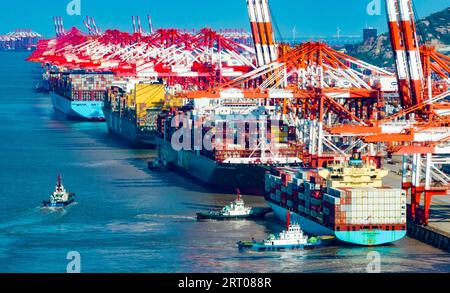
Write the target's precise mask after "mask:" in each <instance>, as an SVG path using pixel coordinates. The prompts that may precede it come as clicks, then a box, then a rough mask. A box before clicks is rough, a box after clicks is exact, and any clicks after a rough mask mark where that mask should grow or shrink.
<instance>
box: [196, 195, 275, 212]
mask: <svg viewBox="0 0 450 293" xmlns="http://www.w3.org/2000/svg"><path fill="white" fill-rule="evenodd" d="M236 193H237V198H236V200H235V201H233V202H231V203H230V204H229V205H227V206H225V207H223V208H222V209H221V210H216V211H209V212H206V213H197V219H198V220H243V219H262V218H264V217H265V215H266V214H268V213H270V212H271V211H272V209H271V208H252V207H246V206H245V205H244V201H243V200H242V197H241V192H240V190H239V189H237V190H236Z"/></svg>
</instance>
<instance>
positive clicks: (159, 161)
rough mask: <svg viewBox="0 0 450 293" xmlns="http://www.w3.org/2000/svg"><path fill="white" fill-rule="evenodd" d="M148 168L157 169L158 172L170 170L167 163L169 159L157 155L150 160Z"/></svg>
mask: <svg viewBox="0 0 450 293" xmlns="http://www.w3.org/2000/svg"><path fill="white" fill-rule="evenodd" d="M148 168H149V169H150V170H152V171H157V172H168V171H170V166H169V164H168V163H167V160H166V159H164V158H162V157H157V158H155V159H154V160H153V161H150V162H148Z"/></svg>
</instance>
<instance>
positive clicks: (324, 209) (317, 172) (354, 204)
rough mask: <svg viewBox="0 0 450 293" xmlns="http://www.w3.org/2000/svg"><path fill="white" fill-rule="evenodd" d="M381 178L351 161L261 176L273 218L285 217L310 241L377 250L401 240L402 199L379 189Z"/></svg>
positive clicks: (397, 193)
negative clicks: (329, 239)
mask: <svg viewBox="0 0 450 293" xmlns="http://www.w3.org/2000/svg"><path fill="white" fill-rule="evenodd" d="M387 174H388V171H387V170H382V169H378V168H376V165H375V163H373V162H369V161H366V162H363V161H362V160H360V159H355V158H352V159H351V160H350V161H349V162H340V163H334V164H329V165H328V167H327V168H324V169H307V168H278V169H274V170H272V172H271V174H267V175H266V180H265V191H266V194H265V198H266V201H267V203H268V205H269V206H270V207H271V208H272V209H273V211H274V214H275V216H276V217H277V218H279V219H280V220H282V221H284V219H286V215H287V213H291V216H292V220H293V221H295V222H297V223H299V224H300V225H301V226H302V228H303V230H304V231H305V232H307V233H309V234H311V235H330V236H335V237H336V238H337V239H338V240H340V241H342V242H344V243H350V244H356V245H364V246H374V245H382V244H387V243H391V242H395V241H398V240H400V239H402V238H403V237H405V236H406V194H405V193H404V191H403V190H401V189H394V188H389V187H383V185H382V178H383V177H385V176H386V175H387Z"/></svg>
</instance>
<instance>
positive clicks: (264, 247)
mask: <svg viewBox="0 0 450 293" xmlns="http://www.w3.org/2000/svg"><path fill="white" fill-rule="evenodd" d="M286 218H287V219H286V223H287V224H286V227H287V228H286V231H282V232H281V233H279V234H278V236H275V235H273V234H271V235H270V236H269V237H268V238H267V239H266V240H264V241H262V242H257V241H255V240H254V239H253V240H252V241H239V242H238V243H237V245H238V248H239V249H240V250H243V249H252V250H256V251H279V250H288V249H290V250H292V249H307V248H318V247H323V246H325V245H326V244H327V243H328V242H329V241H331V240H332V239H333V237H327V236H323V237H308V236H307V235H305V234H304V233H303V231H302V229H301V228H300V225H298V224H291V223H290V213H287V216H286Z"/></svg>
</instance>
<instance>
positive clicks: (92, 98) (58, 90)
mask: <svg viewBox="0 0 450 293" xmlns="http://www.w3.org/2000/svg"><path fill="white" fill-rule="evenodd" d="M113 80H114V76H113V74H112V73H89V72H84V71H71V72H64V73H59V72H57V73H50V74H49V84H50V95H51V98H52V104H53V107H54V109H55V110H56V111H58V112H61V113H63V114H65V115H66V116H67V118H68V119H71V120H87V121H105V115H104V113H103V101H104V97H105V94H106V89H107V87H108V86H110V85H111V83H112V82H113Z"/></svg>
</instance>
